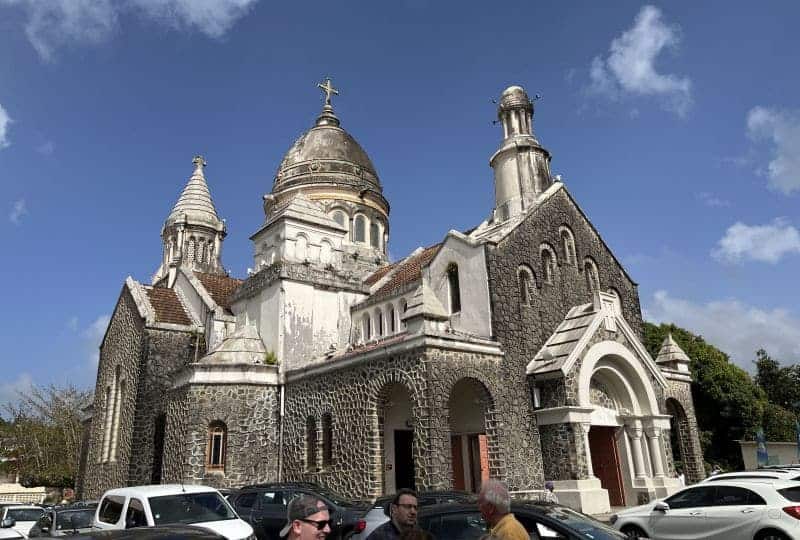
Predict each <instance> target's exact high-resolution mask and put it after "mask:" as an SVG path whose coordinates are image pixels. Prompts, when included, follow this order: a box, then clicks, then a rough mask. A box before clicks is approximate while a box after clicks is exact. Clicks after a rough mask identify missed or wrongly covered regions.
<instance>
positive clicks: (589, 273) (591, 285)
mask: <svg viewBox="0 0 800 540" xmlns="http://www.w3.org/2000/svg"><path fill="white" fill-rule="evenodd" d="M583 271H584V273H585V274H586V287H587V288H588V289H589V292H591V293H593V292H595V291H599V290H600V274H598V272H597V265H596V264H595V263H594V261H593V260H592V259H586V260H585V261H584V262H583Z"/></svg>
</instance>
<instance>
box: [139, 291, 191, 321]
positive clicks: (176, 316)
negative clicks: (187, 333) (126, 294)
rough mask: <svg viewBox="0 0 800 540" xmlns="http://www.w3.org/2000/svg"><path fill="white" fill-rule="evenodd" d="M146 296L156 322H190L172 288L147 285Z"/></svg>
mask: <svg viewBox="0 0 800 540" xmlns="http://www.w3.org/2000/svg"><path fill="white" fill-rule="evenodd" d="M145 290H146V291H147V297H148V298H149V299H150V305H151V306H153V310H154V311H155V313H156V322H160V323H172V324H187V325H188V324H192V321H190V320H189V316H188V315H186V311H185V310H184V309H183V304H181V301H180V300H179V299H178V295H177V294H175V290H174V289H167V288H166V287H147V288H145Z"/></svg>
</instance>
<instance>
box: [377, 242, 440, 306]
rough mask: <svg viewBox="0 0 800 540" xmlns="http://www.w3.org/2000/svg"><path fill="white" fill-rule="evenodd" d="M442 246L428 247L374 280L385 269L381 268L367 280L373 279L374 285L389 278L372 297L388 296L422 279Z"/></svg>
mask: <svg viewBox="0 0 800 540" xmlns="http://www.w3.org/2000/svg"><path fill="white" fill-rule="evenodd" d="M441 246H442V244H441V243H439V244H435V245H433V246H430V247H426V248H424V249H422V250H417V251H415V252H414V253H412V254H411V255H409V256H408V257H406V258H405V259H403V260H402V261H400V262H398V263H395V264H394V265H392V266H391V267H390V270H391V272H389V271H386V272H383V274H381V275H380V276H378V277H377V278H376V279H373V278H374V277H375V275H376V274H378V272H382V271H383V270H384V269H383V268H381V269H380V270H378V271H377V272H375V273H373V274H372V275H371V276H369V277H368V278H367V280H370V279H373V280H372V283H377V282H378V281H380V279H381V278H383V277H385V276H388V279H387V281H386V282H385V283H384V284H383V285H381V286H380V287H379V288H378V290H377V291H375V292H374V293H372V294H371V295H370V296H371V297H373V298H376V297H381V296H388V295H390V294H392V293H393V292H395V291H397V290H399V289H400V288H402V287H403V286H405V285H408V284H409V283H413V282H415V281H419V280H420V279H422V269H423V268H424V267H425V266H427V264H428V263H429V262H431V260H433V257H434V256H435V255H436V252H437V251H439V248H440V247H441Z"/></svg>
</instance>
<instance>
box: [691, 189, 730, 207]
mask: <svg viewBox="0 0 800 540" xmlns="http://www.w3.org/2000/svg"><path fill="white" fill-rule="evenodd" d="M697 199H698V200H699V201H700V202H702V203H703V204H704V205H706V206H710V207H711V208H724V207H728V206H730V205H731V202H730V201H728V200H726V199H721V198H719V197H717V196H716V195H714V194H712V193H709V192H707V191H702V192H700V193H698V194H697Z"/></svg>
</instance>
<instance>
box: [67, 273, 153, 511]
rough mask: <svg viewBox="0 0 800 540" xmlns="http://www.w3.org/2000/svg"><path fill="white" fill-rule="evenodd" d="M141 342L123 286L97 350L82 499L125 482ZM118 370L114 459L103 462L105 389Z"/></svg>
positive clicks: (141, 328) (141, 325) (140, 323)
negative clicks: (120, 395)
mask: <svg viewBox="0 0 800 540" xmlns="http://www.w3.org/2000/svg"><path fill="white" fill-rule="evenodd" d="M143 341H144V321H142V319H141V317H139V313H138V311H137V309H136V304H135V302H134V300H133V297H132V296H131V294H130V292H129V291H128V289H127V287H123V289H122V292H121V293H120V297H119V300H118V301H117V306H116V309H115V310H114V314H113V315H112V317H111V321H110V322H109V326H108V331H107V333H106V337H105V340H104V341H103V344H102V345H101V348H100V361H99V365H98V368H97V384H96V386H95V394H94V396H95V397H94V416H93V418H92V424H91V431H90V435H89V451H88V455H87V459H86V469H85V473H84V476H83V478H82V480H81V485H82V487H83V496H84V497H85V498H87V499H96V498H99V497H100V496H101V495H102V494H103V492H104V491H105V490H107V489H110V488H115V487H121V486H125V485H127V483H128V463H129V460H130V449H131V437H132V434H133V421H134V411H135V409H136V394H135V389H136V387H137V385H138V379H139V370H140V365H141V361H142V356H143V353H144V351H143V346H144V343H143ZM117 368H119V372H120V380H124V381H125V388H126V391H125V394H124V395H123V401H122V403H121V407H120V421H119V432H118V435H117V437H118V439H117V440H118V442H117V451H116V456H115V458H114V459H111V460H104V458H103V434H104V427H105V420H106V415H107V414H108V411H106V389H107V388H108V387H110V386H112V384H113V379H114V374H115V372H116V370H117Z"/></svg>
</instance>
